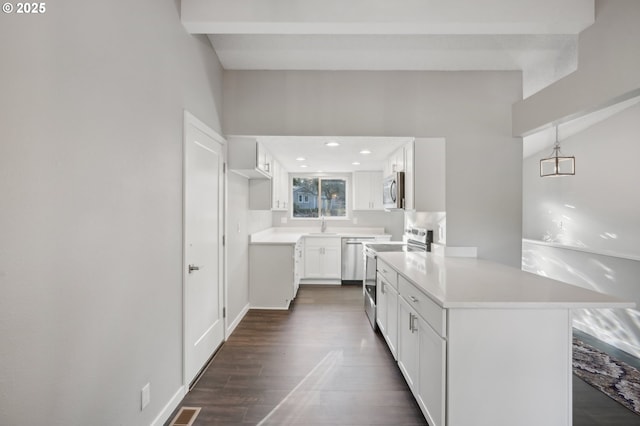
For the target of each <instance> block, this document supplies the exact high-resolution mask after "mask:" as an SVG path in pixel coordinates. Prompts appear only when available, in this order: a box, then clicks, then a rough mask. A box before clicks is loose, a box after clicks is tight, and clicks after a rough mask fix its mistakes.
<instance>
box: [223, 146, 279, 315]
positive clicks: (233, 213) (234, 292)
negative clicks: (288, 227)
mask: <svg viewBox="0 0 640 426" xmlns="http://www.w3.org/2000/svg"><path fill="white" fill-rule="evenodd" d="M229 143H233V141H229ZM227 176H228V177H227V194H228V195H227V268H228V270H227V302H228V304H227V321H228V322H227V326H228V328H229V327H233V326H235V325H237V323H238V322H239V320H240V319H242V316H243V315H244V314H245V313H246V310H247V309H248V308H249V306H248V305H249V245H248V243H249V235H251V234H252V233H254V232H259V231H262V230H264V229H267V228H270V227H271V222H272V212H271V211H263V210H249V180H248V179H247V178H245V177H243V176H240V175H238V174H235V173H233V172H231V173H228V174H227Z"/></svg>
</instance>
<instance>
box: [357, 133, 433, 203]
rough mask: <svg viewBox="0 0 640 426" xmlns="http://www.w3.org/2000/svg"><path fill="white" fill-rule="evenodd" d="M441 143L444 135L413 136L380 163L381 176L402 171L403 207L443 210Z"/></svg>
mask: <svg viewBox="0 0 640 426" xmlns="http://www.w3.org/2000/svg"><path fill="white" fill-rule="evenodd" d="M444 144H445V140H444V138H416V139H415V140H414V141H412V142H409V143H407V144H405V145H404V146H402V147H400V148H398V149H397V150H395V151H394V152H393V153H391V155H390V156H389V157H388V158H387V161H386V162H385V163H384V171H383V175H384V176H385V177H386V176H389V175H391V174H393V173H396V172H404V208H405V209H406V210H416V211H421V212H440V211H445V210H446V206H445V150H444V147H445V145H444ZM354 181H355V177H354Z"/></svg>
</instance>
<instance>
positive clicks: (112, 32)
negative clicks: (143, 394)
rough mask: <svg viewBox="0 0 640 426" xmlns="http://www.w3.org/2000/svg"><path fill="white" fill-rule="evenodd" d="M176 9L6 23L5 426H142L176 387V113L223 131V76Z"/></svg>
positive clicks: (73, 13)
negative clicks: (145, 400) (146, 390)
mask: <svg viewBox="0 0 640 426" xmlns="http://www.w3.org/2000/svg"><path fill="white" fill-rule="evenodd" d="M178 6H179V5H178V2H177V1H170V0H164V1H152V0H143V1H136V2H129V1H123V0H116V1H110V2H87V1H81V0H68V1H65V2H48V3H47V12H46V13H45V14H44V15H42V16H27V15H16V14H12V15H7V14H3V16H2V17H1V18H0V19H1V20H2V24H1V25H0V51H2V66H1V67H0V93H2V96H0V138H1V140H2V142H1V143H0V194H2V202H1V204H0V288H2V297H0V341H1V342H2V344H0V360H1V362H0V407H2V408H1V409H0V424H7V425H8V424H24V425H44V424H47V425H72V424H73V425H80V424H84V425H109V426H112V425H149V424H151V422H152V421H153V420H154V419H155V418H156V416H158V414H159V413H160V412H161V411H162V409H163V408H164V407H165V404H167V403H168V402H169V401H170V399H171V398H172V397H173V396H174V395H175V394H176V392H177V391H178V390H179V389H180V386H181V384H182V127H183V126H182V121H183V109H188V110H189V111H191V112H192V113H193V114H194V115H196V116H197V117H199V118H200V119H202V120H203V121H205V122H206V123H208V124H209V125H210V126H211V127H212V128H213V129H215V130H217V131H220V130H221V125H220V120H219V117H220V115H221V106H222V105H221V94H222V93H221V92H222V87H221V78H222V70H221V67H220V65H219V63H218V61H217V59H216V57H215V55H214V53H213V51H212V49H211V47H210V45H209V43H208V41H207V39H206V38H204V37H193V36H190V35H188V34H187V33H186V32H185V30H184V29H183V27H182V26H181V24H180V21H179V15H178V8H179V7H178ZM148 382H149V383H151V403H150V405H149V406H148V407H147V408H146V409H145V410H144V411H141V410H140V390H141V388H142V387H143V386H144V385H145V384H146V383H148Z"/></svg>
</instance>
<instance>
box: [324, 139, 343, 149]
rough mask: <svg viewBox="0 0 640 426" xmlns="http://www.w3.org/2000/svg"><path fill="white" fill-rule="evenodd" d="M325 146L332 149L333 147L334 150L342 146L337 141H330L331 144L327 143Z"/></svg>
mask: <svg viewBox="0 0 640 426" xmlns="http://www.w3.org/2000/svg"><path fill="white" fill-rule="evenodd" d="M325 145H326V146H330V147H332V148H333V147H334V146H340V144H339V143H338V142H336V141H330V142H327V143H325Z"/></svg>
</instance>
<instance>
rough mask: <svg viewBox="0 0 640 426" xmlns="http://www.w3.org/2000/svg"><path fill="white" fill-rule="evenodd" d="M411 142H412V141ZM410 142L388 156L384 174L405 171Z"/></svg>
mask: <svg viewBox="0 0 640 426" xmlns="http://www.w3.org/2000/svg"><path fill="white" fill-rule="evenodd" d="M409 144H411V142H410V143H409ZM409 144H407V145H405V146H401V147H400V148H398V149H396V150H395V151H394V152H392V153H391V155H390V156H389V157H388V158H387V161H386V162H385V164H384V168H383V173H384V176H389V175H390V174H392V173H396V172H404V171H405V167H406V149H407V146H408V145H409Z"/></svg>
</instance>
